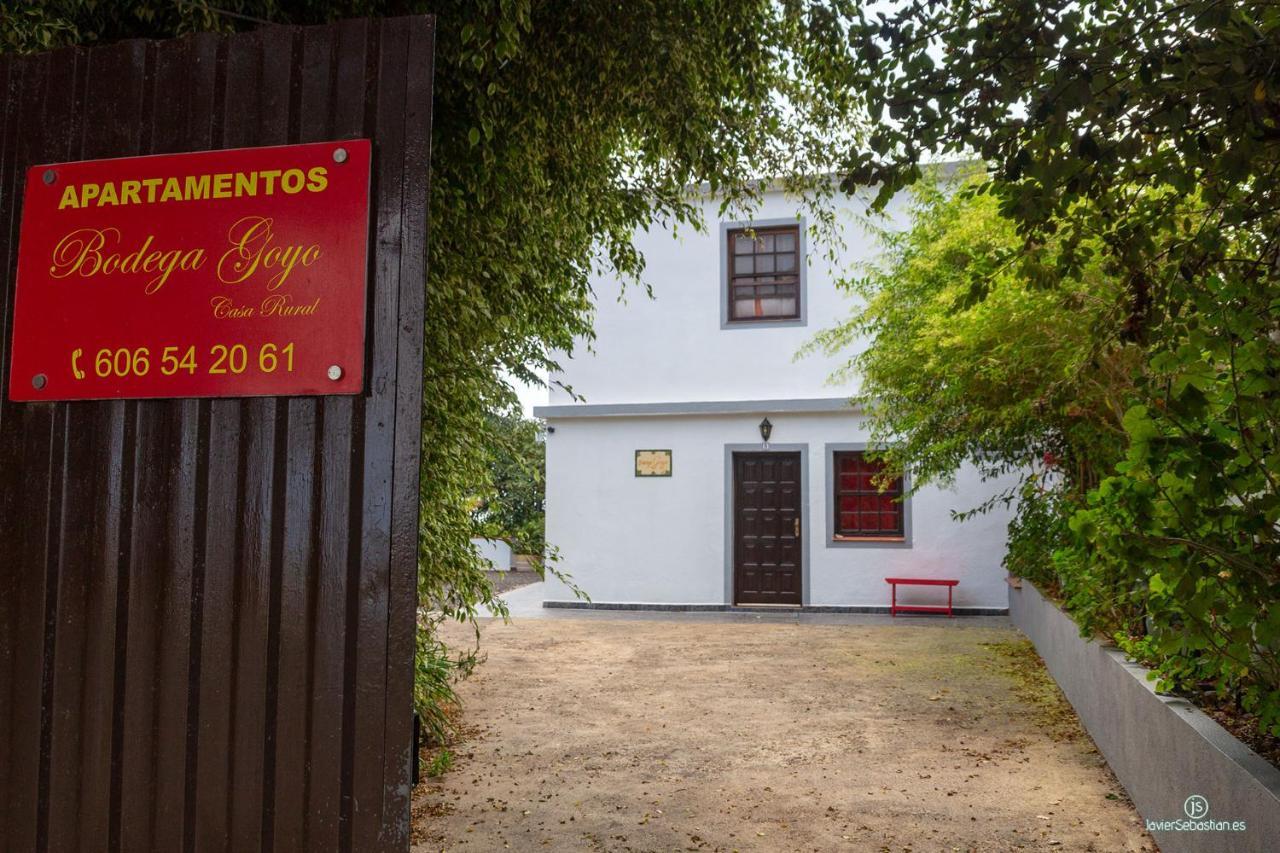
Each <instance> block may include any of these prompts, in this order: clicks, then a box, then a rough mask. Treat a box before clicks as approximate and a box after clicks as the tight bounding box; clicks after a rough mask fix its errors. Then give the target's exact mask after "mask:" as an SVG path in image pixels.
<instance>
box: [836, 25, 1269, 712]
mask: <svg viewBox="0 0 1280 853" xmlns="http://www.w3.org/2000/svg"><path fill="white" fill-rule="evenodd" d="M854 37H855V40H856V41H857V43H858V50H859V53H860V55H861V59H862V65H861V68H860V70H859V72H858V74H857V75H856V77H857V79H858V81H859V85H861V86H864V87H865V91H866V92H867V96H868V100H869V103H870V105H871V107H872V118H873V119H880V118H881V117H888V118H891V119H892V121H887V122H881V123H880V124H878V125H877V130H876V132H875V133H874V134H873V135H872V136H871V138H870V139H869V146H868V148H867V149H859V150H855V151H853V152H852V153H851V154H850V158H849V161H848V166H849V170H848V173H849V180H850V181H851V182H858V181H869V182H877V181H878V182H881V183H882V186H883V191H882V193H881V202H883V201H884V200H885V199H887V198H888V197H889V196H890V195H891V194H892V193H893V192H894V191H895V190H896V189H898V188H900V187H902V186H905V185H906V184H908V183H910V182H911V181H913V180H915V179H917V178H918V177H919V176H920V175H921V174H922V170H921V166H920V163H921V161H922V158H923V157H924V156H925V155H926V154H934V155H936V154H940V153H945V152H953V153H960V154H967V153H969V152H977V153H978V154H979V155H980V156H981V157H982V158H983V159H984V160H985V161H986V162H987V164H988V166H989V167H990V170H991V171H990V177H989V180H988V181H987V184H986V187H985V189H986V191H987V192H988V193H989V194H990V195H991V196H992V197H993V198H995V199H997V200H998V203H999V211H1000V213H1001V214H1002V215H1003V216H1004V217H1006V218H1007V219H1008V220H1009V221H1010V222H1011V223H1012V226H1013V228H1014V229H1015V230H1016V234H1017V237H1018V244H1017V246H1016V252H1015V255H1016V257H1014V258H1013V263H1014V264H1015V265H1016V271H1017V275H1018V277H1020V278H1021V279H1022V280H1023V281H1025V282H1026V285H1027V288H1028V290H1029V292H1030V293H1036V292H1040V291H1046V290H1047V291H1050V292H1053V293H1063V292H1070V290H1071V288H1072V286H1073V284H1072V283H1073V282H1080V281H1086V280H1087V278H1088V274H1089V271H1090V270H1091V269H1097V270H1100V271H1101V272H1103V273H1104V274H1105V275H1106V276H1108V277H1110V278H1113V279H1114V280H1115V281H1116V282H1118V283H1119V285H1120V287H1121V292H1122V294H1123V303H1124V306H1125V315H1126V316H1125V317H1124V318H1123V321H1122V322H1121V323H1119V324H1118V325H1110V326H1108V325H1105V324H1104V325H1103V326H1101V327H1097V328H1094V329H1092V330H1090V332H1089V336H1090V337H1092V338H1094V340H1093V343H1092V350H1093V351H1094V352H1101V353H1107V352H1136V353H1137V354H1138V357H1137V358H1136V359H1135V360H1134V362H1133V363H1132V369H1131V370H1129V372H1128V376H1129V378H1130V379H1131V386H1132V387H1131V388H1129V389H1128V390H1127V391H1126V393H1125V394H1124V395H1123V406H1122V409H1121V411H1122V412H1123V414H1122V415H1121V417H1120V419H1119V426H1120V428H1121V429H1122V430H1123V436H1122V440H1121V441H1120V444H1119V446H1120V448H1121V450H1122V452H1121V453H1120V454H1119V455H1118V456H1117V457H1116V458H1115V459H1114V462H1115V464H1114V466H1111V467H1108V466H1106V465H1100V464H1097V463H1096V462H1095V465H1094V467H1095V469H1096V472H1097V475H1099V476H1101V479H1100V480H1098V481H1096V482H1095V480H1094V479H1092V478H1088V477H1086V478H1079V477H1077V476H1076V474H1075V472H1074V471H1073V470H1071V468H1070V466H1068V469H1067V470H1066V471H1065V472H1064V473H1065V474H1066V475H1068V477H1069V478H1075V480H1076V481H1075V482H1074V483H1071V482H1069V483H1068V484H1067V485H1065V486H1063V487H1062V488H1063V489H1064V490H1065V491H1066V493H1067V494H1068V496H1071V495H1073V494H1080V493H1083V494H1084V495H1085V502H1084V504H1083V505H1079V503H1078V501H1075V502H1071V503H1069V504H1068V505H1069V507H1071V508H1074V509H1075V514H1074V516H1073V517H1072V518H1071V521H1070V528H1071V540H1070V542H1069V543H1068V544H1067V545H1064V546H1062V547H1059V548H1058V549H1057V551H1056V552H1055V558H1054V562H1053V566H1052V574H1053V576H1054V578H1055V579H1056V580H1057V581H1058V586H1059V587H1060V591H1061V593H1062V595H1063V597H1064V600H1065V602H1066V604H1067V606H1068V607H1069V608H1070V609H1072V610H1073V612H1074V614H1075V615H1076V617H1077V618H1078V619H1079V620H1080V621H1081V623H1082V625H1083V627H1084V628H1085V629H1086V630H1103V631H1107V632H1111V633H1114V634H1116V635H1118V636H1119V637H1120V638H1121V639H1122V641H1123V643H1124V644H1125V645H1126V647H1127V648H1128V649H1129V650H1130V651H1131V652H1132V653H1134V654H1139V655H1143V656H1145V657H1146V659H1147V660H1148V662H1150V663H1152V664H1154V666H1155V667H1156V670H1157V673H1158V676H1159V678H1160V679H1162V680H1163V681H1164V682H1165V684H1166V685H1167V686H1169V687H1172V688H1195V689H1198V688H1200V687H1201V686H1202V683H1207V684H1211V685H1213V686H1214V687H1215V688H1216V689H1217V690H1218V691H1219V692H1220V693H1221V694H1223V695H1224V696H1228V697H1231V698H1234V699H1236V700H1237V701H1238V702H1239V703H1240V704H1241V706H1242V707H1243V708H1244V709H1245V710H1246V711H1248V712H1252V713H1254V714H1256V715H1257V717H1258V721H1259V723H1260V725H1261V727H1262V728H1264V729H1270V730H1271V731H1272V732H1280V663H1278V656H1280V621H1278V620H1280V616H1277V612H1276V611H1277V608H1278V605H1277V600H1278V599H1280V568H1278V566H1280V542H1278V541H1277V540H1278V532H1277V526H1276V522H1277V520H1278V517H1280V490H1278V489H1277V483H1276V479H1275V477H1276V475H1275V474H1274V472H1275V471H1277V470H1280V465H1278V464H1277V463H1280V387H1277V381H1278V379H1277V370H1276V365H1277V364H1280V267H1278V265H1277V258H1280V183H1278V182H1277V181H1276V180H1275V175H1276V173H1277V170H1280V65H1277V64H1276V63H1275V62H1274V57H1275V56H1276V55H1277V54H1280V6H1277V5H1276V4H1275V3H1272V2H1263V0H1253V2H1238V3H1221V2H1216V0H1189V2H1181V3H1172V2H1163V0H1130V1H1129V2H1119V0H1085V2H1077V0H1048V2H1040V3H1022V2H1015V0H949V2H941V3H937V2H923V0H921V2H909V3H906V4H899V5H897V6H895V7H893V8H892V9H891V10H889V11H883V12H880V13H877V14H874V15H871V14H867V15H864V16H862V19H861V23H860V25H859V26H857V27H855V36H854ZM989 286H990V287H992V288H998V287H999V278H998V276H987V277H986V278H985V279H984V280H982V281H979V282H976V283H975V282H971V283H970V289H971V292H972V297H973V298H975V299H982V298H983V297H984V296H985V295H986V293H987V288H988V287H989ZM1017 350H1018V352H1017V353H1014V352H1008V351H1006V352H1005V353H1004V354H1003V355H1002V356H1001V358H1002V359H1007V360H1008V364H1009V365H1015V364H1017V363H1019V361H1020V360H1021V361H1022V363H1026V361H1025V360H1023V359H1021V356H1020V354H1021V352H1022V349H1021V345H1019V347H1018V348H1017ZM1123 364H1126V365H1127V364H1130V362H1129V361H1127V360H1126V361H1124V362H1123ZM1090 365H1091V366H1092V362H1090ZM1117 387H1118V388H1124V383H1123V382H1121V383H1119V384H1118V385H1117ZM1108 399H1109V400H1110V402H1111V403H1112V404H1113V403H1114V402H1115V401H1114V399H1111V398H1108ZM1004 408H1005V407H1001V410H1003V409H1004ZM1053 417H1054V415H1053V414H1052V413H1050V414H1049V415H1048V416H1047V418H1046V423H1048V422H1051V421H1052V419H1053ZM980 425H981V424H979V426H980ZM957 426H958V427H959V428H963V429H969V428H970V427H971V426H972V424H971V423H961V424H958V425H957ZM1114 426H1115V424H1114V423H1109V424H1108V425H1107V428H1108V429H1111V430H1114ZM1099 434H1100V435H1101V434H1102V433H1101V432H1100V433H1099ZM1096 459H1097V460H1105V459H1106V454H1105V453H1104V454H1101V455H1098V456H1096ZM1071 511H1072V510H1071V509H1067V510H1064V512H1071ZM1045 571H1048V570H1045Z"/></svg>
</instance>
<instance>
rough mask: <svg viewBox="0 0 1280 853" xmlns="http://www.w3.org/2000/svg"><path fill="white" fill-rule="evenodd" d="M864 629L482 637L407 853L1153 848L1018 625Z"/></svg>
mask: <svg viewBox="0 0 1280 853" xmlns="http://www.w3.org/2000/svg"><path fill="white" fill-rule="evenodd" d="M867 621H868V622H870V623H871V624H865V623H863V624H835V625H833V624H796V623H795V622H794V621H793V622H791V623H789V624H785V623H784V624H778V623H772V622H740V621H727V620H721V621H716V620H710V619H671V618H668V619H654V620H642V619H599V618H557V619H542V620H520V621H518V622H517V623H515V624H510V625H502V624H498V623H491V624H490V625H489V626H487V627H486V629H485V631H484V643H485V645H486V647H487V649H488V656H489V657H488V662H487V663H485V664H484V665H482V666H481V667H480V668H479V670H478V671H477V672H476V674H475V675H474V676H473V677H472V678H471V679H470V680H469V681H467V682H465V683H464V684H462V685H461V694H462V697H463V700H464V702H465V703H466V708H465V712H464V715H463V721H464V726H463V730H464V736H463V739H462V741H461V742H460V743H459V744H457V745H456V746H455V748H454V765H453V769H452V770H450V771H448V772H447V773H445V774H444V775H443V776H440V777H438V778H435V779H428V780H425V781H424V782H423V784H422V785H420V786H419V787H418V789H417V796H416V800H415V806H414V833H415V843H416V846H415V848H414V849H415V851H428V850H458V849H466V850H485V851H488V850H503V849H511V850H608V851H659V850H661V851H668V850H707V851H731V850H739V851H801V850H804V851H809V850H814V851H826V850H875V851H924V850H981V851H997V850H1073V851H1074V850H1154V849H1155V845H1154V844H1153V843H1152V841H1151V839H1150V838H1149V837H1148V836H1147V835H1146V834H1145V833H1144V832H1143V831H1142V828H1141V825H1140V821H1139V818H1138V816H1137V815H1136V813H1135V812H1134V810H1133V808H1132V806H1131V805H1130V804H1129V803H1128V801H1127V799H1126V798H1125V795H1124V792H1123V789H1122V788H1121V787H1120V786H1119V785H1118V784H1117V782H1116V781H1115V779H1114V777H1113V776H1112V775H1111V773H1110V771H1109V770H1108V769H1107V767H1106V766H1105V764H1104V763H1103V762H1102V759H1101V757H1100V756H1099V755H1098V754H1097V752H1096V751H1095V750H1094V748H1093V745H1092V743H1091V742H1090V741H1089V739H1088V737H1087V736H1085V735H1084V734H1083V733H1082V731H1081V730H1080V728H1079V724H1078V722H1077V721H1076V718H1075V716H1074V714H1073V713H1072V712H1071V709H1070V706H1069V705H1067V704H1066V702H1065V700H1064V699H1062V697H1061V694H1060V693H1059V692H1058V691H1057V688H1056V686H1054V685H1053V683H1052V682H1051V681H1050V680H1049V679H1048V677H1047V675H1046V674H1045V673H1044V670H1043V667H1042V666H1041V665H1040V664H1039V659H1038V658H1036V657H1035V655H1034V652H1031V651H1030V646H1029V644H1028V643H1026V642H1025V640H1022V639H1021V636H1020V635H1019V634H1017V633H1016V632H1015V631H1014V630H1012V629H1011V628H1007V627H1003V623H1001V622H999V621H996V622H994V624H992V623H990V620H988V622H989V623H988V624H983V625H968V624H966V622H965V620H960V619H957V620H954V621H943V620H937V619H899V620H896V622H895V623H893V624H889V623H888V621H887V620H883V619H881V620H876V619H875V618H874V617H873V618H871V619H868V620H867ZM458 639H464V637H463V635H459V638H458Z"/></svg>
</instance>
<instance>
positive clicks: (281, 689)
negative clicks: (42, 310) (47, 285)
mask: <svg viewBox="0 0 1280 853" xmlns="http://www.w3.org/2000/svg"><path fill="white" fill-rule="evenodd" d="M433 39H434V26H433V21H432V19H431V18H429V17H414V18H399V19H387V20H383V21H373V22H370V21H348V22H343V23H340V24H336V25H333V26H328V27H306V28H292V27H274V28H268V29H264V30H261V31H258V32H254V33H247V34H242V35H237V36H232V37H226V38H223V37H218V36H213V35H208V34H203V35H197V36H192V37H189V38H184V39H176V40H172V41H164V42H142V41H133V42H126V43H122V44H118V45H113V46H109V47H102V48H94V49H90V50H81V49H74V50H64V51H58V52H55V53H51V54H44V55H40V56H35V57H30V58H12V57H9V58H0V87H2V88H0V93H3V128H2V131H0V259H2V260H3V264H4V267H3V275H4V286H3V289H2V291H0V293H2V296H3V302H2V303H0V307H2V309H3V314H2V315H0V316H3V319H4V322H3V325H2V326H0V335H2V337H0V387H7V382H8V378H7V377H8V361H9V347H10V339H11V335H12V331H13V329H12V307H13V277H14V269H15V266H16V260H17V258H16V253H17V238H18V222H19V214H20V210H19V207H20V205H19V203H18V200H20V199H21V197H22V189H23V180H24V175H25V170H26V168H27V167H28V166H29V165H30V164H33V163H39V162H50V161H62V160H80V159H91V158H96V157H114V156H125V155H132V154H150V153H164V152H175V151H199V150H206V149H215V148H234V147H242V146H255V145H272V144H282V143H294V142H312V141H321V140H328V139H343V138H356V137H361V136H368V137H371V138H372V139H373V140H374V172H373V188H372V201H371V203H372V216H371V226H370V227H371V234H370V240H371V246H373V248H374V251H373V252H371V255H370V270H369V281H370V286H369V288H370V293H369V300H370V301H369V325H368V330H367V344H366V346H367V353H366V361H367V364H368V375H367V376H366V385H365V388H366V390H365V393H364V394H363V395H362V396H358V397H329V398H295V399H289V398H263V399H244V400H239V399H235V400H199V401H197V400H172V401H163V400H161V401H114V402H89V403H85V402H78V403H55V404H13V403H9V402H8V401H7V400H5V401H0V797H2V798H3V804H2V805H0V849H2V850H5V851H13V853H26V851H32V850H34V851H44V850H52V851H62V850H110V851H128V852H129V853H133V851H145V850H157V851H166V853H167V852H168V851H178V850H184V851H235V853H246V851H267V850H281V851H288V850H299V851H301V850H315V851H320V850H323V851H330V850H355V851H366V850H369V851H380V850H407V849H408V846H409V799H410V792H409V773H410V753H411V735H412V716H411V710H412V709H411V705H412V678H413V669H412V663H413V648H414V643H413V632H414V611H415V604H416V571H417V536H418V530H417V528H418V524H417V521H418V464H419V452H420V430H421V393H422V387H421V376H422V366H421V363H422V328H423V297H424V293H423V289H424V284H425V280H426V254H427V252H426V239H427V221H426V216H427V192H428V175H429V169H428V164H429V143H430V119H431V71H432V63H431V57H432V55H433Z"/></svg>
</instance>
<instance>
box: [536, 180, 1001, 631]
mask: <svg viewBox="0 0 1280 853" xmlns="http://www.w3.org/2000/svg"><path fill="white" fill-rule="evenodd" d="M704 206H705V215H706V221H707V222H708V223H711V226H710V227H709V228H708V229H707V233H694V232H692V231H691V230H689V229H685V230H684V231H682V232H681V234H680V236H679V237H678V238H676V237H673V235H672V234H671V233H670V232H669V231H665V230H662V229H661V228H658V227H654V228H653V229H651V230H649V231H646V232H643V233H639V234H637V236H636V241H637V245H638V247H639V248H640V249H641V250H642V251H643V252H644V254H645V257H646V258H647V264H648V265H647V271H646V276H645V278H646V281H648V282H649V283H650V284H651V285H652V288H653V296H654V298H653V299H652V300H650V299H648V298H647V297H646V296H645V294H644V293H642V292H639V291H638V289H636V290H634V291H629V292H628V293H627V294H626V298H625V301H619V300H618V299H617V297H618V295H619V290H620V285H619V283H618V282H616V281H609V280H601V281H599V282H597V283H596V295H597V299H598V304H597V311H598V314H597V318H596V330H597V340H596V342H595V345H594V352H588V351H586V350H585V349H583V350H582V351H579V352H576V353H574V354H573V357H572V358H566V359H565V360H564V361H563V364H564V373H563V375H560V376H557V377H553V378H555V379H558V380H560V381H562V382H564V383H566V384H568V385H569V386H570V387H572V388H573V390H574V391H575V392H576V393H577V394H578V395H580V396H581V397H583V398H584V400H583V401H575V400H573V398H572V397H571V396H570V395H569V394H568V393H567V392H564V391H563V390H560V389H554V390H553V391H552V393H551V399H550V404H549V405H547V406H544V407H538V408H535V409H534V413H535V415H537V416H538V417H541V418H544V419H546V422H547V427H548V430H547V432H548V435H547V502H546V510H547V540H548V541H549V542H550V543H551V544H552V545H554V546H556V547H557V548H559V551H560V555H561V558H562V562H561V568H563V569H564V570H565V571H567V572H568V573H569V574H570V575H572V577H573V579H574V581H575V582H576V583H577V584H578V585H579V586H580V587H581V588H582V589H583V590H585V591H586V592H587V594H588V595H589V596H590V598H591V601H592V605H591V606H605V607H609V606H645V605H649V606H658V607H678V608H689V609H701V608H715V609H720V608H727V607H732V606H735V605H742V606H752V605H782V606H804V607H812V608H820V609H848V610H854V611H864V610H869V611H881V610H885V609H887V606H888V604H889V598H890V588H889V586H888V585H887V584H886V583H885V578H886V577H893V576H898V577H919V578H952V579H956V580H958V581H959V585H958V586H957V587H955V589H954V596H955V605H956V610H957V612H961V613H963V612H970V613H990V612H1004V611H1005V610H1006V609H1007V595H1006V587H1005V583H1004V572H1003V571H1002V569H1001V565H1000V563H1001V559H1002V557H1003V556H1004V552H1005V539H1006V532H1005V526H1006V524H1007V522H1008V515H1007V514H1006V513H1005V512H1001V511H997V512H992V513H988V514H986V515H980V516H977V517H976V518H973V519H971V520H968V521H965V522H963V523H961V522H957V521H954V520H953V518H952V512H953V510H964V509H969V508H972V507H974V506H976V505H978V504H980V503H981V502H982V501H984V500H985V499H986V498H988V497H989V496H991V495H993V494H994V493H996V492H997V491H999V490H1000V489H1002V488H1004V487H1005V486H1007V485H1008V484H1007V483H991V482H983V481H982V480H981V479H980V477H979V476H978V474H977V472H976V471H974V470H967V471H963V472H961V474H960V475H959V476H958V478H957V482H956V485H955V488H954V489H949V490H941V489H936V488H927V489H924V490H922V491H920V492H919V493H917V494H915V495H914V496H912V497H909V498H907V499H906V500H905V501H900V500H895V499H894V496H893V495H884V494H880V493H879V492H878V491H877V490H876V489H875V487H874V486H873V485H872V484H871V482H870V474H871V472H872V465H871V463H870V462H869V461H868V460H866V459H865V458H864V457H863V452H864V451H865V450H866V449H867V446H868V445H867V441H868V432H867V429H866V428H865V425H864V423H863V421H862V419H861V418H860V417H859V414H858V413H857V412H856V411H855V410H854V409H853V408H852V406H851V404H850V402H849V397H850V396H851V395H852V394H853V393H854V392H855V391H856V389H855V388H852V387H841V388H837V387H832V386H831V385H830V384H828V378H829V376H830V375H831V373H832V371H833V369H834V368H835V367H836V366H837V360H833V359H828V358H825V357H823V356H820V355H812V356H807V357H805V358H802V359H799V360H796V359H795V355H796V353H797V351H798V350H799V349H800V348H801V347H802V346H803V345H804V344H805V343H806V342H807V341H808V340H810V339H811V338H812V336H813V335H814V334H815V333H816V332H817V331H819V330H820V329H822V328H825V327H828V326H830V325H832V324H833V323H834V322H836V321H837V320H839V319H841V318H844V317H846V316H847V315H848V313H849V311H850V308H851V307H852V305H851V302H850V298H849V297H848V296H847V295H845V294H844V293H842V292H840V291H838V290H837V289H836V287H835V285H834V280H835V277H836V275H837V274H838V272H839V271H841V270H843V271H845V272H846V273H847V271H848V270H849V269H850V268H851V267H852V265H853V264H854V263H856V262H857V261H861V260H870V259H872V258H873V257H874V256H875V254H876V252H877V248H876V246H875V243H874V241H873V239H872V238H871V237H870V236H869V235H867V234H866V233H865V231H864V230H863V229H862V228H861V226H859V225H857V224H856V220H855V217H856V215H857V213H860V212H862V211H865V209H866V200H865V199H857V198H843V199H841V200H839V201H838V202H837V208H838V210H839V216H840V221H841V222H842V223H843V225H842V228H843V229H844V231H845V235H844V242H845V243H846V248H845V249H844V250H843V251H842V253H841V255H840V257H838V258H837V259H836V260H835V262H834V263H831V262H828V260H827V259H826V258H825V256H824V255H825V253H823V252H816V251H813V252H811V251H809V248H810V247H809V246H808V243H809V242H810V240H811V239H812V238H811V235H810V234H808V233H807V226H806V221H805V218H804V214H803V206H802V205H801V204H800V203H799V202H798V201H797V200H796V199H793V198H789V197H788V196H786V195H785V194H783V193H782V192H771V193H769V194H768V195H767V197H766V199H765V201H764V203H763V206H762V207H761V208H760V209H759V210H758V212H757V213H756V214H755V218H754V219H753V221H752V222H751V223H745V222H718V223H717V210H718V205H717V202H716V201H715V200H714V199H707V200H706V201H705V203H704ZM889 216H890V218H891V219H892V220H894V221H897V222H899V223H902V222H905V216H906V212H905V205H904V203H902V202H901V201H896V202H895V203H894V204H893V205H892V206H891V208H890V211H889ZM747 226H751V227H752V228H754V235H755V236H754V237H752V236H751V235H750V234H747V233H744V232H743V230H742V229H743V228H745V227H747ZM846 226H847V227H846ZM766 419H767V420H768V423H769V426H771V433H770V434H769V436H768V439H769V440H768V441H767V442H765V441H764V440H763V439H762V422H763V421H765V420H766ZM900 485H901V484H900ZM898 595H899V602H900V603H901V602H902V601H903V600H911V601H917V602H920V603H939V602H940V603H943V604H945V603H946V595H947V591H946V590H945V589H944V588H941V587H910V588H900V589H899V593H898ZM545 596H546V601H545V602H544V603H545V604H546V605H547V606H571V605H573V601H574V596H573V595H572V593H571V591H570V590H569V589H568V588H567V587H565V586H564V585H563V584H561V583H559V582H557V581H555V580H552V579H549V580H548V582H547V584H546V593H545ZM573 606H581V605H573Z"/></svg>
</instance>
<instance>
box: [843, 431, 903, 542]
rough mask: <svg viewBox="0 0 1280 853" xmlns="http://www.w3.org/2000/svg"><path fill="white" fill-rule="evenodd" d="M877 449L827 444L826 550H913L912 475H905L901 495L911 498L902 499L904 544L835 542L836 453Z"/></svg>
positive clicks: (873, 446)
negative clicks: (910, 494)
mask: <svg viewBox="0 0 1280 853" xmlns="http://www.w3.org/2000/svg"><path fill="white" fill-rule="evenodd" d="M875 447H876V446H875V445H869V444H867V443H866V442H861V441H858V442H836V443H830V444H827V445H826V447H825V449H824V450H823V456H824V457H825V458H826V469H827V490H826V497H825V498H824V499H823V503H824V504H825V505H826V508H827V547H828V548H910V547H911V498H910V497H909V493H910V491H911V472H910V471H904V472H903V474H902V493H903V494H904V495H908V496H907V497H904V498H903V499H902V534H903V535H902V540H901V541H889V542H886V541H884V540H881V539H866V540H860V539H837V538H836V466H835V457H836V451H839V450H873V449H875Z"/></svg>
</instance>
